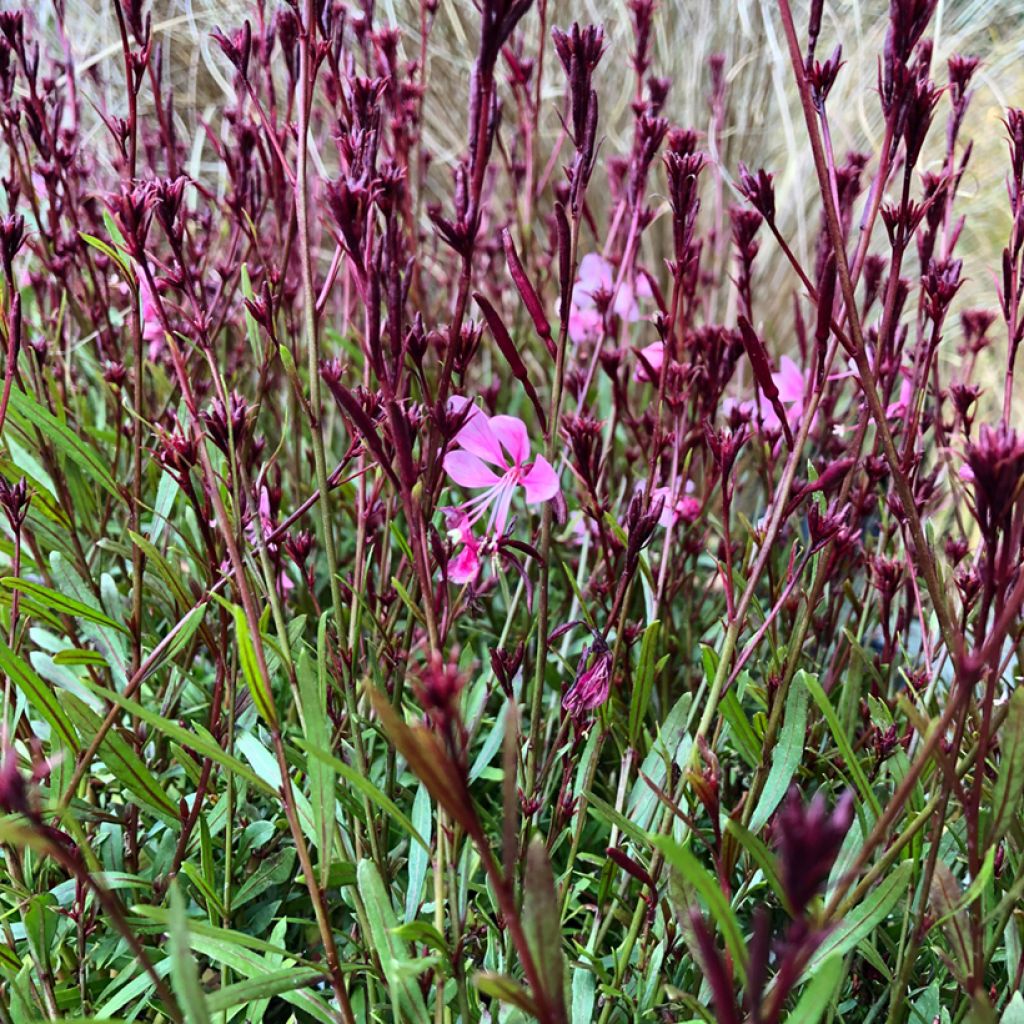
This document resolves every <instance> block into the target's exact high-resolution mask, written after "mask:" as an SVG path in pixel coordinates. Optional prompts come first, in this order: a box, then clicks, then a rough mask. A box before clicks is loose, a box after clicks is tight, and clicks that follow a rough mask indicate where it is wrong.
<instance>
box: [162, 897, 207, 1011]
mask: <svg viewBox="0 0 1024 1024" xmlns="http://www.w3.org/2000/svg"><path fill="white" fill-rule="evenodd" d="M170 940H171V941H170V949H171V987H172V989H173V990H174V994H175V996H176V997H177V999H178V1002H179V1003H180V1004H181V1006H182V1008H183V1009H184V1011H185V1019H186V1020H187V1021H188V1022H189V1024H210V1011H209V1008H208V1007H207V1005H206V995H205V993H204V992H203V987H202V985H201V984H200V982H199V966H198V964H197V963H196V959H195V957H194V956H193V955H192V947H191V944H190V942H189V935H188V915H187V913H186V910H185V898H184V897H183V896H182V894H181V889H179V888H178V884H177V882H174V883H173V884H172V885H171V916H170Z"/></svg>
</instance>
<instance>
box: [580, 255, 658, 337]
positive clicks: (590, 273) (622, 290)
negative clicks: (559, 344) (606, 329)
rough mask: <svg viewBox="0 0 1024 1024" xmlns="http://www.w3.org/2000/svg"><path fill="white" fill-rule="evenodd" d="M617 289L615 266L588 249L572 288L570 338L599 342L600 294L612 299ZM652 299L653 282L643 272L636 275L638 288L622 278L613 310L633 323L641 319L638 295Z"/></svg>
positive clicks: (600, 322) (600, 320) (600, 321)
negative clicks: (614, 290)
mask: <svg viewBox="0 0 1024 1024" xmlns="http://www.w3.org/2000/svg"><path fill="white" fill-rule="evenodd" d="M614 288H615V272H614V269H613V267H612V265H611V264H610V263H609V262H608V261H607V260H606V259H605V258H604V257H603V256H601V255H599V254H598V253H596V252H588V253H587V255H586V256H584V257H583V259H582V260H580V268H579V273H578V274H577V276H576V283H575V285H574V286H573V290H572V307H571V308H570V310H569V337H570V339H571V340H572V341H573V342H574V343H575V344H577V345H578V344H580V342H584V341H597V340H598V339H599V338H600V336H601V324H602V310H601V309H599V308H598V299H597V296H601V295H602V294H603V295H605V296H606V297H608V298H610V296H611V294H612V291H613V289H614ZM637 296H640V297H641V298H646V299H649V298H650V297H651V283H650V281H648V280H647V278H646V277H644V276H643V275H642V274H641V275H640V276H639V277H638V278H637V281H636V288H635V290H634V287H633V286H632V285H631V284H630V282H629V281H628V280H623V282H622V284H621V285H619V290H618V292H617V293H616V294H615V301H614V302H613V303H612V311H613V312H614V313H615V314H616V316H620V317H622V319H623V320H626V321H628V322H629V323H633V322H634V321H636V320H639V319H640V309H639V306H638V305H637V302H636V297H637Z"/></svg>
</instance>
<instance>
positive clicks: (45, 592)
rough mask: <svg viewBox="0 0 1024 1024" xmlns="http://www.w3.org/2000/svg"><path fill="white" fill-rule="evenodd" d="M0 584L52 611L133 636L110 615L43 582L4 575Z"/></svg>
mask: <svg viewBox="0 0 1024 1024" xmlns="http://www.w3.org/2000/svg"><path fill="white" fill-rule="evenodd" d="M0 586H2V587H4V588H5V589H6V590H17V591H20V592H22V593H23V594H25V595H27V596H28V597H30V598H32V599H33V601H34V603H36V604H41V605H42V606H43V607H45V608H49V609H50V610H51V611H55V612H56V613H57V614H60V615H71V617H72V618H85V620H86V621H88V622H90V623H98V624H99V625H100V626H110V627H111V628H112V629H115V630H120V631H121V632H122V633H124V634H125V636H131V632H130V631H129V630H128V629H127V627H125V626H122V625H121V624H120V623H116V622H115V621H114V620H113V618H111V617H110V615H104V614H103V613H102V612H101V611H97V610H96V609H95V608H90V607H89V605H87V604H84V603H83V602H82V601H76V600H75V599H74V598H73V597H68V596H66V595H65V594H58V593H57V592H56V591H55V590H50V588H49V587H44V586H43V585H42V584H38V583H32V582H31V581H30V580H19V579H17V577H4V578H3V579H2V580H0Z"/></svg>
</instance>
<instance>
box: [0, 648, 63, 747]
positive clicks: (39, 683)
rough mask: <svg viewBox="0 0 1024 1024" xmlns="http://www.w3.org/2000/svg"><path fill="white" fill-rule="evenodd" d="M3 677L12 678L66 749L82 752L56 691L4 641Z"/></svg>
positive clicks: (1, 652) (0, 666) (0, 660)
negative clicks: (67, 747)
mask: <svg viewBox="0 0 1024 1024" xmlns="http://www.w3.org/2000/svg"><path fill="white" fill-rule="evenodd" d="M0 673H2V674H3V675H6V676H8V677H9V678H10V680H11V682H12V683H14V685H15V686H16V687H17V688H18V689H19V690H21V692H22V693H23V694H24V695H25V699H26V700H27V701H28V702H29V704H31V705H32V707H33V708H34V709H35V711H36V712H37V714H39V715H40V717H42V718H43V719H44V720H45V721H46V722H47V723H49V725H50V727H51V728H52V729H53V730H54V731H55V732H56V733H57V734H58V735H59V736H60V738H61V740H62V741H63V742H64V743H65V744H66V745H67V746H69V747H70V748H71V749H72V750H74V751H75V752H76V753H77V752H78V751H79V750H81V749H82V748H81V744H80V742H79V739H78V734H77V733H76V732H75V727H74V726H73V725H72V724H71V720H70V719H69V718H68V716H67V712H66V711H65V710H64V708H63V707H62V706H61V703H60V701H59V700H58V699H57V697H56V695H55V694H54V692H53V690H51V689H50V687H49V686H48V685H47V684H46V683H45V682H44V681H43V680H42V679H40V678H39V676H38V675H36V673H35V672H34V671H33V670H32V669H31V668H29V666H28V665H26V664H25V662H24V661H22V660H21V658H19V657H18V656H17V655H16V654H15V653H14V651H12V650H11V649H10V647H8V646H7V644H5V643H4V642H3V640H0Z"/></svg>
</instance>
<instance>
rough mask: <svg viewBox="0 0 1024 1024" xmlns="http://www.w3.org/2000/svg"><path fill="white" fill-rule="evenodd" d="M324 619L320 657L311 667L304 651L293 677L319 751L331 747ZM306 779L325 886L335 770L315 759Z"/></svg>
mask: <svg viewBox="0 0 1024 1024" xmlns="http://www.w3.org/2000/svg"><path fill="white" fill-rule="evenodd" d="M325 627H326V618H325V617H324V616H321V619H320V630H319V633H320V634H321V636H320V644H319V648H320V656H319V658H318V660H317V664H316V665H314V664H313V663H312V660H311V659H310V657H309V654H308V652H307V651H305V650H303V652H302V654H301V655H300V656H299V660H298V663H297V664H296V670H295V676H296V679H297V681H298V684H299V703H300V705H301V709H302V727H303V731H304V732H305V734H306V739H308V740H309V742H310V743H311V744H312V745H313V746H315V747H319V748H320V749H322V750H326V749H328V748H329V747H330V745H331V737H330V726H329V724H328V721H327V674H326V658H327V650H326V646H327V645H326V639H327V638H326V636H325V635H324V634H325ZM306 774H307V775H308V776H309V803H310V806H311V808H312V810H313V827H314V828H315V830H316V835H317V843H316V845H317V858H318V867H319V874H320V885H321V886H322V887H325V886H326V885H327V875H328V873H329V872H330V869H331V846H332V843H333V837H334V820H335V815H334V804H335V799H334V781H335V778H334V769H333V768H332V767H331V765H330V764H325V763H324V762H323V761H321V760H320V759H318V758H313V759H312V760H310V761H308V762H307V763H306Z"/></svg>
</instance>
